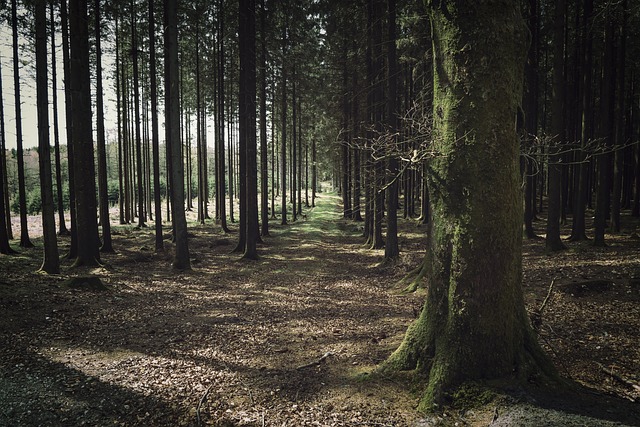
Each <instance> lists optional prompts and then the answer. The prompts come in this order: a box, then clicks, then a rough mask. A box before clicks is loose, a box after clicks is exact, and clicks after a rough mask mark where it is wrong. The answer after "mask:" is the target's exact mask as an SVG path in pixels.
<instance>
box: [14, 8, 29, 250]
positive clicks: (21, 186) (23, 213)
mask: <svg viewBox="0 0 640 427" xmlns="http://www.w3.org/2000/svg"><path fill="white" fill-rule="evenodd" d="M17 10H18V9H17V5H16V0H11V28H12V35H13V84H14V95H15V111H16V144H17V148H16V150H17V160H18V198H19V205H20V247H22V248H32V247H33V243H31V240H30V239H29V229H28V225H27V195H26V187H25V179H24V157H23V149H22V101H21V96H20V65H19V58H20V57H19V56H18V16H17Z"/></svg>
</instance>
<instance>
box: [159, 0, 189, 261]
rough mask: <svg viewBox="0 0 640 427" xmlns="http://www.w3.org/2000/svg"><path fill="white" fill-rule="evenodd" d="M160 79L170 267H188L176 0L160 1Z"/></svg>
mask: <svg viewBox="0 0 640 427" xmlns="http://www.w3.org/2000/svg"><path fill="white" fill-rule="evenodd" d="M164 58H165V64H164V81H165V130H166V143H167V153H168V154H170V159H169V164H170V183H169V185H170V187H171V211H172V213H173V231H174V237H175V243H176V252H175V257H174V260H173V267H174V268H175V269H177V270H189V269H190V268H191V261H190V259H189V245H188V241H187V239H188V236H187V219H186V217H185V213H184V185H183V183H184V166H183V165H184V163H183V161H182V150H181V149H182V147H181V143H180V89H179V83H180V82H179V72H178V4H177V0H167V1H165V2H164Z"/></svg>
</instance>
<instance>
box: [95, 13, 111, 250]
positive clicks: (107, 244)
mask: <svg viewBox="0 0 640 427" xmlns="http://www.w3.org/2000/svg"><path fill="white" fill-rule="evenodd" d="M94 14H95V37H96V113H97V120H96V137H97V141H96V142H97V144H96V145H97V148H98V193H99V203H98V205H99V208H100V224H101V226H102V247H101V248H100V250H101V251H102V252H114V250H113V243H112V240H111V222H110V219H109V194H108V189H107V151H106V144H105V135H104V102H103V94H102V47H101V43H100V38H101V37H102V35H101V33H102V31H101V25H102V24H101V15H100V0H95V8H94Z"/></svg>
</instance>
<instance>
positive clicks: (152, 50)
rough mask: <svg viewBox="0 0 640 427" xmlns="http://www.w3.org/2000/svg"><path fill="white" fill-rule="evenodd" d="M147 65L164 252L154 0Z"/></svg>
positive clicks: (158, 231)
mask: <svg viewBox="0 0 640 427" xmlns="http://www.w3.org/2000/svg"><path fill="white" fill-rule="evenodd" d="M149 63H150V69H149V73H150V78H151V81H150V85H151V140H152V151H153V203H154V205H153V206H154V213H155V236H156V238H155V249H156V252H162V251H164V239H163V236H162V204H161V203H162V202H161V200H160V127H159V124H158V82H157V70H156V20H155V10H154V0H149Z"/></svg>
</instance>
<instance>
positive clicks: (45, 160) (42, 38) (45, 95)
mask: <svg viewBox="0 0 640 427" xmlns="http://www.w3.org/2000/svg"><path fill="white" fill-rule="evenodd" d="M35 15H36V16H35V26H36V97H37V105H38V165H39V172H40V197H41V201H42V234H43V242H44V260H43V262H42V266H41V267H40V270H41V271H43V272H45V273H49V274H58V273H60V259H59V257H58V242H57V240H56V221H55V209H54V207H53V183H52V181H51V148H50V145H49V91H48V86H49V85H48V76H47V3H46V0H37V1H36V5H35Z"/></svg>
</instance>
